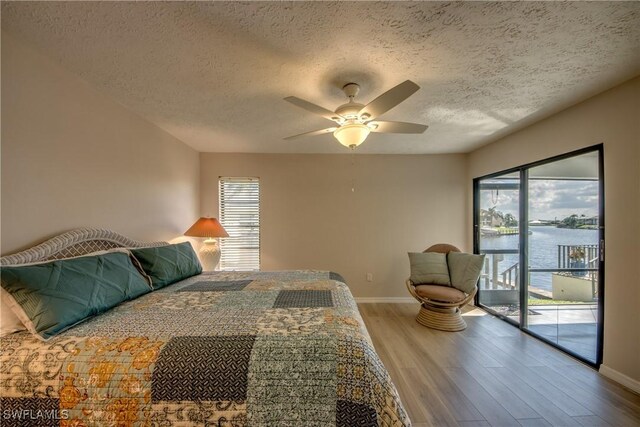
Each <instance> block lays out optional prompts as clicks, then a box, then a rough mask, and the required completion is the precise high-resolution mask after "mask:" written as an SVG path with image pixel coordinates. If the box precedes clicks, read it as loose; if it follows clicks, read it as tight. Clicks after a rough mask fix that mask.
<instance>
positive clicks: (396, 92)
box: [358, 80, 420, 120]
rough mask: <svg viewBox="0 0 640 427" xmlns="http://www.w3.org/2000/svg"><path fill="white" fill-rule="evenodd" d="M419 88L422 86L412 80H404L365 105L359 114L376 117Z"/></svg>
mask: <svg viewBox="0 0 640 427" xmlns="http://www.w3.org/2000/svg"><path fill="white" fill-rule="evenodd" d="M418 89H420V86H418V85H417V84H415V83H414V82H412V81H411V80H407V81H405V82H402V83H400V84H399V85H398V86H396V87H394V88H391V89H389V90H388V91H386V92H385V93H383V94H382V95H380V96H379V97H377V98H376V99H374V100H373V101H371V102H370V103H368V104H367V105H365V106H364V108H363V109H362V110H360V112H359V113H358V114H359V115H360V116H362V115H363V114H368V115H369V117H367V120H372V119H375V118H376V117H378V116H380V115H381V114H384V113H386V112H387V111H389V110H391V109H392V108H393V107H395V106H396V105H398V104H400V103H401V102H402V101H404V100H405V99H407V98H408V97H410V96H411V95H413V94H414V93H415V92H416V91H417V90H418Z"/></svg>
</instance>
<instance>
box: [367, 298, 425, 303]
mask: <svg viewBox="0 0 640 427" xmlns="http://www.w3.org/2000/svg"><path fill="white" fill-rule="evenodd" d="M356 302H357V303H358V304H377V303H386V304H390V303H391V304H406V303H412V302H413V303H416V304H418V301H416V300H415V299H413V298H412V297H356Z"/></svg>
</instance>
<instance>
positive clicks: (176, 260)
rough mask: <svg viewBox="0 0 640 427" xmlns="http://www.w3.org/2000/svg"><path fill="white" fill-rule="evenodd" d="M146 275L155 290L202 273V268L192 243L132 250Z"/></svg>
mask: <svg viewBox="0 0 640 427" xmlns="http://www.w3.org/2000/svg"><path fill="white" fill-rule="evenodd" d="M131 253H133V256H135V257H136V259H137V260H138V261H139V262H140V265H141V266H142V268H143V269H144V271H145V273H147V274H148V275H149V277H151V283H152V285H153V289H160V288H164V287H165V286H167V285H170V284H172V283H175V282H178V281H180V280H183V279H186V278H188V277H191V276H195V275H196V274H200V273H202V266H201V265H200V261H198V257H197V256H196V253H195V252H194V251H193V248H192V247H191V243H189V242H183V243H177V244H175V245H166V246H156V247H152V248H139V249H131Z"/></svg>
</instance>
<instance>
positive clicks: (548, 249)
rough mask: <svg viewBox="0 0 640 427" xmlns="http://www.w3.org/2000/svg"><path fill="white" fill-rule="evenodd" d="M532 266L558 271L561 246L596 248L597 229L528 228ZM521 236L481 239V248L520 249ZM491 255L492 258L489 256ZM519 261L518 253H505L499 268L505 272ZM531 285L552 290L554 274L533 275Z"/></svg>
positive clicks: (486, 237)
mask: <svg viewBox="0 0 640 427" xmlns="http://www.w3.org/2000/svg"><path fill="white" fill-rule="evenodd" d="M529 230H531V234H530V235H529V267H530V268H557V267H558V245H596V244H598V230H580V229H572V228H557V227H552V226H538V227H529ZM518 243H519V236H518V235H517V234H516V235H508V236H482V238H481V241H480V248H481V249H518ZM487 256H489V255H487ZM517 262H518V255H517V254H505V255H504V260H503V261H501V262H500V264H499V265H498V273H502V272H503V271H504V270H506V269H508V268H509V267H511V266H512V265H514V264H516V263H517ZM530 277H531V285H532V286H535V287H537V288H541V289H545V290H549V291H550V290H551V273H531V276H530Z"/></svg>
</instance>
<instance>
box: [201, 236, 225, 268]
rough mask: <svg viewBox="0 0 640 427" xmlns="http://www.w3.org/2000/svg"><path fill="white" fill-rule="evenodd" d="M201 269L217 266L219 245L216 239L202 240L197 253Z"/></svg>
mask: <svg viewBox="0 0 640 427" xmlns="http://www.w3.org/2000/svg"><path fill="white" fill-rule="evenodd" d="M198 255H199V257H200V262H201V263H202V269H203V270H205V271H213V270H216V269H217V268H218V264H219V263H220V246H218V240H217V239H207V240H205V241H204V242H203V244H202V246H201V247H200V251H199V253H198Z"/></svg>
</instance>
